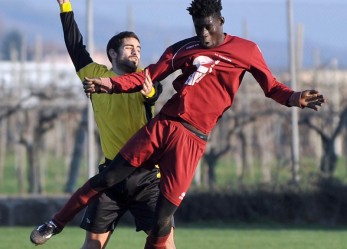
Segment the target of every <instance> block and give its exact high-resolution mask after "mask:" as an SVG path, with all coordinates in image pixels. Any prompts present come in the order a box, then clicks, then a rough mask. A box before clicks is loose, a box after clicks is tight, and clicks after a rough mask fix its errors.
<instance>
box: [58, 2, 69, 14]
mask: <svg viewBox="0 0 347 249" xmlns="http://www.w3.org/2000/svg"><path fill="white" fill-rule="evenodd" d="M71 11H72V4H71V3H70V2H68V3H63V4H61V5H60V13H65V12H71Z"/></svg>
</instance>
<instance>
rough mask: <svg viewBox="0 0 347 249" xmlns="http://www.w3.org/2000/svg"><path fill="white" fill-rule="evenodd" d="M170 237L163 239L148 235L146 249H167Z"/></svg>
mask: <svg viewBox="0 0 347 249" xmlns="http://www.w3.org/2000/svg"><path fill="white" fill-rule="evenodd" d="M169 236H170V234H168V235H166V236H163V237H152V236H151V235H148V237H147V240H146V245H145V249H166V246H165V243H166V241H167V239H168V238H169Z"/></svg>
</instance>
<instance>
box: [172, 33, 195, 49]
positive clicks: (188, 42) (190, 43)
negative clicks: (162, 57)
mask: <svg viewBox="0 0 347 249" xmlns="http://www.w3.org/2000/svg"><path fill="white" fill-rule="evenodd" d="M194 46H199V39H198V37H197V36H193V37H190V38H186V39H183V40H181V41H178V42H176V43H175V44H173V45H171V46H170V47H171V49H172V50H173V52H174V53H175V52H177V51H178V50H180V49H181V48H183V47H189V48H190V47H194Z"/></svg>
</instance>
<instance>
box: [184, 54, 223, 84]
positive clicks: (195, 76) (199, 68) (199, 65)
mask: <svg viewBox="0 0 347 249" xmlns="http://www.w3.org/2000/svg"><path fill="white" fill-rule="evenodd" d="M219 62H220V61H219V60H217V61H214V60H213V59H211V58H210V57H207V56H198V57H196V58H195V59H194V61H193V65H194V66H196V71H195V72H194V73H192V74H191V75H190V76H189V77H188V79H187V81H186V82H185V84H186V85H190V86H192V85H194V84H195V83H198V82H199V81H200V80H201V79H202V78H203V77H204V76H205V75H206V74H208V73H211V72H212V70H213V67H214V66H215V65H217V64H218V63H219Z"/></svg>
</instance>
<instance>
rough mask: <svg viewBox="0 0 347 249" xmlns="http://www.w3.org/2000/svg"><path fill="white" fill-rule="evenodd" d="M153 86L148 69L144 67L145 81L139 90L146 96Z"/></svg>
mask: <svg viewBox="0 0 347 249" xmlns="http://www.w3.org/2000/svg"><path fill="white" fill-rule="evenodd" d="M152 88H153V82H152V79H151V77H150V76H149V73H148V70H147V69H145V81H144V83H143V85H142V90H141V91H140V92H141V93H142V94H143V95H144V96H148V95H150V94H151V92H152Z"/></svg>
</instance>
